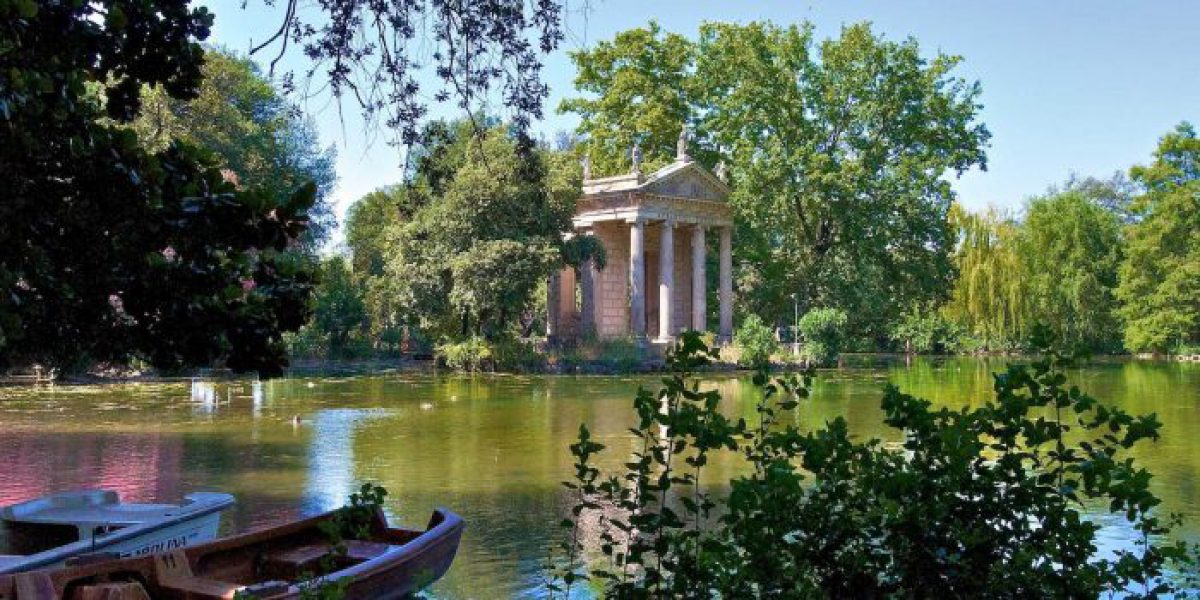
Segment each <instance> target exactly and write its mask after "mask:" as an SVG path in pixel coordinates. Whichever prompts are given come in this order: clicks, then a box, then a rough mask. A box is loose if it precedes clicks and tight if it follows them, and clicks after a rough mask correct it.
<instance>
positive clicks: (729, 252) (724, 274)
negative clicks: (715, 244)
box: [717, 226, 733, 343]
mask: <svg viewBox="0 0 1200 600" xmlns="http://www.w3.org/2000/svg"><path fill="white" fill-rule="evenodd" d="M720 295H721V330H720V331H719V332H717V333H718V336H719V338H720V340H721V341H722V342H725V343H728V342H730V341H732V340H733V228H732V227H730V226H725V227H722V228H721V289H720Z"/></svg>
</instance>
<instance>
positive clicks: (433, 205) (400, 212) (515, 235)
mask: <svg viewBox="0 0 1200 600" xmlns="http://www.w3.org/2000/svg"><path fill="white" fill-rule="evenodd" d="M431 131H433V132H435V133H436V135H435V134H430V136H431V137H437V138H439V139H441V140H442V143H441V144H440V145H437V146H431V147H429V148H426V150H425V151H424V152H423V153H421V154H419V155H418V157H417V159H416V164H417V169H416V171H415V174H414V179H413V180H412V181H411V182H410V183H408V184H406V185H405V186H404V187H403V189H402V191H401V190H396V191H392V192H389V193H387V194H383V195H378V194H377V195H372V196H369V197H368V199H367V200H368V201H369V204H366V205H363V207H362V208H356V209H354V212H353V213H352V218H351V222H350V225H351V230H350V233H349V236H350V238H351V239H352V240H355V243H354V246H353V247H354V249H355V262H356V263H360V264H362V265H363V266H364V268H366V269H368V273H370V272H371V271H370V270H371V269H373V268H374V267H373V266H372V265H374V264H375V263H376V262H377V261H381V262H383V269H382V272H381V273H380V274H379V275H377V276H375V277H374V278H373V279H371V280H370V283H369V284H368V285H369V286H370V287H371V288H373V291H372V292H370V293H369V294H368V297H369V299H370V304H371V305H372V309H371V311H372V313H373V314H375V315H377V316H378V317H380V318H390V319H396V320H399V321H401V322H404V323H408V324H412V325H417V326H419V327H421V328H422V329H424V330H425V331H428V332H430V333H431V334H433V335H435V336H443V337H451V336H459V337H462V336H468V335H481V336H485V337H488V338H490V339H497V338H499V337H501V336H503V335H506V334H507V331H506V328H507V327H508V326H510V325H511V324H512V323H514V322H515V321H517V320H518V318H519V317H520V316H521V315H522V314H524V313H525V312H528V311H529V310H530V307H531V305H532V295H533V292H534V290H535V289H537V286H538V285H539V283H540V282H542V281H544V280H545V279H546V278H547V277H548V276H549V275H550V273H551V272H553V271H554V270H556V269H559V268H561V267H562V266H563V265H564V264H576V265H577V264H579V263H580V262H582V261H583V260H586V259H587V258H588V257H592V256H595V257H596V258H597V259H598V261H599V262H600V264H603V262H602V261H603V254H602V250H601V248H600V246H599V244H598V243H597V242H596V241H595V240H594V239H591V238H587V237H583V236H581V237H577V238H573V239H571V240H564V239H563V233H565V232H566V231H569V230H570V229H571V221H570V219H571V214H572V212H573V210H574V201H575V198H576V194H577V193H578V191H577V190H578V185H579V180H578V174H577V173H576V172H574V170H573V168H568V167H567V165H566V163H564V162H563V157H556V156H553V155H549V154H546V153H541V154H539V155H537V156H535V157H533V158H532V159H531V158H529V157H524V156H522V155H521V154H520V152H519V149H518V147H517V144H516V143H515V142H514V140H513V138H512V137H511V136H510V135H509V131H508V130H507V129H506V128H504V127H501V126H497V127H495V128H493V129H490V130H488V131H487V132H486V133H484V134H483V135H476V133H475V132H474V130H473V128H472V126H471V123H469V122H458V123H454V124H445V123H439V124H436V125H434V126H431ZM380 230H382V233H380ZM381 238H382V243H381Z"/></svg>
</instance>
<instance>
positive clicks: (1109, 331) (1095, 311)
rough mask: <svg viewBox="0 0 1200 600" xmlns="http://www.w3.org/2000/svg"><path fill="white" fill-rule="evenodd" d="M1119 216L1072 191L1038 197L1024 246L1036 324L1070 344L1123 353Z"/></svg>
mask: <svg viewBox="0 0 1200 600" xmlns="http://www.w3.org/2000/svg"><path fill="white" fill-rule="evenodd" d="M1120 227H1121V225H1120V221H1119V220H1118V217H1117V215H1116V213H1113V212H1111V211H1109V210H1108V209H1107V208H1105V207H1104V206H1102V205H1101V204H1099V203H1096V202H1093V201H1092V200H1091V199H1090V198H1088V197H1087V196H1086V195H1085V193H1084V192H1083V191H1080V190H1072V189H1070V188H1068V191H1064V192H1060V193H1057V194H1052V195H1048V196H1044V197H1041V198H1035V199H1033V200H1032V201H1031V202H1030V203H1029V205H1028V206H1027V207H1026V214H1025V222H1024V223H1023V224H1022V225H1021V229H1020V239H1019V243H1018V249H1019V253H1020V255H1021V261H1022V262H1023V263H1024V269H1023V273H1024V274H1025V287H1026V292H1027V294H1028V310H1029V312H1030V320H1031V321H1034V322H1039V323H1045V324H1047V325H1048V326H1050V328H1051V329H1052V330H1053V331H1054V333H1055V337H1056V338H1057V339H1060V340H1062V341H1063V342H1064V343H1066V344H1071V345H1076V346H1080V347H1084V348H1087V349H1090V350H1107V351H1114V350H1119V349H1120V347H1121V342H1120V334H1119V332H1120V324H1119V321H1118V318H1117V315H1116V312H1115V311H1116V298H1115V297H1114V290H1115V289H1116V287H1117V269H1118V267H1119V266H1120V264H1121V256H1122V252H1123V242H1122V239H1121V230H1120Z"/></svg>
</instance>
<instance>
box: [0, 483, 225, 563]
mask: <svg viewBox="0 0 1200 600" xmlns="http://www.w3.org/2000/svg"><path fill="white" fill-rule="evenodd" d="M186 499H187V502H186V503H185V504H183V505H180V506H178V507H174V509H170V508H169V509H168V510H169V511H170V513H171V514H169V516H162V517H161V518H155V519H152V520H147V521H144V522H137V523H132V524H129V525H126V526H123V527H121V528H119V529H116V530H114V531H111V532H107V533H104V534H97V535H92V536H89V538H87V539H79V540H78V541H75V542H71V543H67V544H64V545H61V546H58V547H55V548H50V549H48V550H43V551H41V552H35V553H32V554H28V555H25V556H0V574H5V573H19V572H22V571H30V570H34V569H44V568H49V567H55V566H62V565H63V564H65V563H66V561H68V560H70V559H71V558H73V557H77V556H80V555H83V554H111V555H113V556H119V557H132V556H141V555H150V554H155V553H158V552H166V551H170V550H173V549H178V548H186V547H189V546H194V545H196V544H202V543H205V542H209V541H212V540H214V539H216V537H217V532H218V530H219V528H220V524H221V511H223V510H225V509H226V508H228V507H229V506H231V505H232V504H233V496H230V495H229V494H213V493H201V494H191V495H188V496H187V497H186ZM20 506H21V505H16V507H18V510H13V507H9V508H7V509H6V517H8V519H6V520H7V521H9V522H7V523H6V526H8V527H11V528H13V531H14V534H15V535H20V533H19V532H20V528H22V527H27V526H32V527H35V528H36V527H37V526H38V525H43V524H46V521H45V520H43V521H42V522H38V521H34V520H33V519H35V517H34V516H31V515H23V514H22V513H21V512H20V510H19V507H20ZM124 506H127V507H132V508H134V509H136V508H137V507H138V506H151V505H124ZM154 506H157V505H154ZM164 506H166V505H164ZM131 518H132V517H131ZM22 519H24V520H22ZM31 524H32V525H31ZM33 531H34V533H36V529H34V530H33ZM26 535H28V534H26Z"/></svg>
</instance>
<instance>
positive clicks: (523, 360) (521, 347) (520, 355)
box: [492, 336, 546, 373]
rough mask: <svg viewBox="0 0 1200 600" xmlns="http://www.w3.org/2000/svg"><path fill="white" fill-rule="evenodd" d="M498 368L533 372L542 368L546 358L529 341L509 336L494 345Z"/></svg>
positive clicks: (493, 349)
mask: <svg viewBox="0 0 1200 600" xmlns="http://www.w3.org/2000/svg"><path fill="white" fill-rule="evenodd" d="M492 352H493V357H494V358H495V364H496V368H497V369H499V370H501V371H511V372H517V373H532V372H536V371H540V370H542V368H543V367H544V366H545V365H546V359H545V357H544V356H542V354H541V353H540V352H538V351H537V348H535V347H534V346H533V344H531V343H529V342H524V341H521V340H519V339H516V338H515V337H511V336H507V337H503V338H501V339H499V340H497V341H496V342H495V343H494V344H493V345H492Z"/></svg>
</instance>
